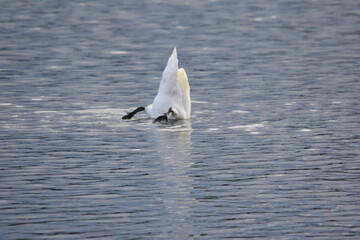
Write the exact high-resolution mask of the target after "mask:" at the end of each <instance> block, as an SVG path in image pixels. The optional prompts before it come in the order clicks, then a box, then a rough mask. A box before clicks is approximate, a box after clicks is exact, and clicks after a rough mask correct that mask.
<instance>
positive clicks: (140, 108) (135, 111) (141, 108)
mask: <svg viewBox="0 0 360 240" xmlns="http://www.w3.org/2000/svg"><path fill="white" fill-rule="evenodd" d="M144 110H145V108H144V107H138V108H137V109H135V110H134V111H132V112H131V113H128V114H126V115H125V116H123V117H122V119H124V120H128V119H131V118H132V117H133V116H134V115H135V114H137V113H138V112H141V111H144Z"/></svg>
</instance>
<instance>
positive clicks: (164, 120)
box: [154, 113, 169, 123]
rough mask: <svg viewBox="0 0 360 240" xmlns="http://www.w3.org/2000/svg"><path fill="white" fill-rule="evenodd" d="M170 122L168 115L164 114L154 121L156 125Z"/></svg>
mask: <svg viewBox="0 0 360 240" xmlns="http://www.w3.org/2000/svg"><path fill="white" fill-rule="evenodd" d="M168 121H169V119H168V117H167V115H166V113H164V115H161V116H159V117H157V118H156V119H155V120H154V123H156V122H168Z"/></svg>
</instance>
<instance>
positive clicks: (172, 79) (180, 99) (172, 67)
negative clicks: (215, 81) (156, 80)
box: [123, 48, 191, 120]
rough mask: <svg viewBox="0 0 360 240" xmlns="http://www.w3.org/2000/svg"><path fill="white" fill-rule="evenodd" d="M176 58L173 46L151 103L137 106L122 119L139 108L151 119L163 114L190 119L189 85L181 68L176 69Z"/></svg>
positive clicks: (169, 116)
mask: <svg viewBox="0 0 360 240" xmlns="http://www.w3.org/2000/svg"><path fill="white" fill-rule="evenodd" d="M178 62H179V61H178V58H177V52H176V48H174V50H173V52H172V54H171V56H170V57H169V60H168V62H167V65H166V67H165V70H164V72H163V74H162V78H161V82H160V86H159V90H158V93H157V95H156V97H155V98H154V101H153V103H152V104H150V105H149V106H147V107H146V108H143V107H139V108H138V109H137V110H135V111H134V112H132V113H129V114H128V115H126V116H124V117H123V119H130V118H131V117H132V116H133V115H135V114H136V113H137V112H139V111H141V110H145V112H146V114H147V115H148V116H149V117H150V118H153V119H158V118H159V117H161V116H163V117H165V118H166V120H167V119H168V118H169V119H190V114H191V99H190V85H189V81H188V78H187V75H186V72H185V70H184V69H183V68H180V69H178Z"/></svg>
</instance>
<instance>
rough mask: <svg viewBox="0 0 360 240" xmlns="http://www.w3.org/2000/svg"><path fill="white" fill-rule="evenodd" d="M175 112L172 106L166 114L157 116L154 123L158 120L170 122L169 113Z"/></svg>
mask: <svg viewBox="0 0 360 240" xmlns="http://www.w3.org/2000/svg"><path fill="white" fill-rule="evenodd" d="M170 113H172V114H175V112H174V111H173V110H172V108H169V110H168V112H167V113H164V115H161V116H159V117H157V118H156V119H155V120H154V123H156V122H168V121H169V118H168V116H167V115H168V114H170Z"/></svg>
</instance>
